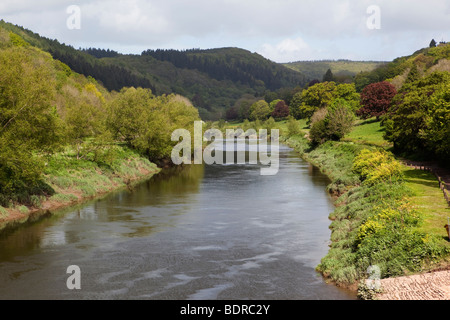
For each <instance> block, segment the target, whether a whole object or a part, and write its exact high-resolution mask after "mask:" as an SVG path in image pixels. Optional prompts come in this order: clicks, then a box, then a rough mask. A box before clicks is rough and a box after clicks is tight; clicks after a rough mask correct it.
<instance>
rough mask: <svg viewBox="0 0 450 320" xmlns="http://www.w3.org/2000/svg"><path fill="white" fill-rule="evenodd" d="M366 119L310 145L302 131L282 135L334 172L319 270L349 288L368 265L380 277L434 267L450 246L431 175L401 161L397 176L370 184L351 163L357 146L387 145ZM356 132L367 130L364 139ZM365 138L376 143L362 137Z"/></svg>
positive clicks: (443, 210)
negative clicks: (327, 240)
mask: <svg viewBox="0 0 450 320" xmlns="http://www.w3.org/2000/svg"><path fill="white" fill-rule="evenodd" d="M365 125H366V126H365V127H364V125H363V126H361V127H359V128H358V127H356V128H355V131H356V133H355V132H353V133H351V134H350V135H349V136H348V137H347V139H346V140H347V141H341V142H331V141H330V142H326V143H325V144H323V145H320V146H318V147H317V148H315V149H310V147H309V144H308V141H307V140H306V139H305V138H304V137H303V135H297V136H293V137H290V138H288V139H286V140H285V143H286V144H288V145H289V146H291V147H293V148H294V149H295V150H297V151H298V152H299V153H300V155H301V156H302V157H303V158H304V159H305V160H307V161H309V162H311V163H313V164H314V165H316V166H318V167H319V168H320V169H321V171H322V172H324V173H325V174H327V175H328V176H329V177H330V179H331V180H332V183H331V184H330V185H329V187H328V189H329V191H330V192H331V193H333V194H335V195H336V196H338V197H337V199H336V202H335V204H336V209H335V211H334V212H332V213H331V214H330V219H331V220H332V223H331V225H330V229H331V230H332V234H331V245H330V250H329V252H328V254H327V255H326V256H325V257H324V258H323V259H322V260H321V263H320V264H319V266H318V267H317V270H318V271H319V272H321V273H322V274H323V275H324V276H326V277H327V278H329V279H330V280H332V281H333V282H335V283H336V284H337V285H341V286H346V287H353V288H356V285H357V284H358V282H359V281H360V280H362V279H366V278H367V277H368V273H367V270H368V268H369V267H370V266H374V265H376V266H378V267H379V268H380V269H379V270H380V273H381V274H380V275H381V278H386V277H393V276H401V275H407V274H412V273H418V272H424V271H428V270H433V269H436V268H438V267H440V266H441V264H442V263H446V259H447V258H448V256H449V253H450V245H449V242H448V238H447V237H446V231H445V229H444V228H443V226H444V225H445V223H446V213H448V210H447V204H446V202H445V200H444V198H443V197H442V193H441V192H440V190H439V188H438V184H437V181H436V178H435V177H434V176H432V175H431V174H429V173H428V172H422V171H418V170H411V169H410V168H408V167H406V166H402V167H401V168H402V171H403V174H404V178H403V179H402V180H399V181H394V182H390V183H386V182H385V183H375V184H373V185H368V184H364V183H362V179H361V177H360V176H359V174H356V173H355V172H354V171H353V170H352V166H353V163H354V159H355V157H356V156H357V155H358V154H359V153H360V152H361V150H363V149H369V150H376V149H377V148H380V146H385V147H388V145H386V144H384V143H383V142H382V141H381V140H380V139H379V135H381V133H380V130H379V129H375V128H376V126H378V124H374V123H370V122H369V123H366V124H365ZM361 132H368V133H369V134H368V135H367V137H368V139H367V137H364V135H362V136H361ZM360 137H363V138H364V139H360ZM355 140H357V141H355ZM367 140H371V142H374V143H369V144H366V143H362V142H361V141H367Z"/></svg>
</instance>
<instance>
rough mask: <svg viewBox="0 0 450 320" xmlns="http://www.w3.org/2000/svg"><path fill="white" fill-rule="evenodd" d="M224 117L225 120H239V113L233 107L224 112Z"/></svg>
mask: <svg viewBox="0 0 450 320" xmlns="http://www.w3.org/2000/svg"><path fill="white" fill-rule="evenodd" d="M225 117H226V118H227V120H236V119H238V118H239V112H238V110H237V108H236V107H235V106H233V107H231V108H229V109H228V110H227V112H226V115H225Z"/></svg>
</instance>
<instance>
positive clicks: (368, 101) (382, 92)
mask: <svg viewBox="0 0 450 320" xmlns="http://www.w3.org/2000/svg"><path fill="white" fill-rule="evenodd" d="M396 94H397V90H396V89H395V87H394V86H393V85H392V84H390V83H389V82H386V81H382V82H377V83H372V84H369V85H368V86H366V87H365V88H364V89H363V91H362V92H361V105H362V107H361V108H360V109H359V110H358V111H357V114H358V115H359V116H360V117H361V118H363V119H367V118H371V117H377V118H379V117H380V116H382V115H383V114H385V113H386V112H387V110H388V109H389V107H390V105H391V102H392V99H393V98H394V96H395V95H396Z"/></svg>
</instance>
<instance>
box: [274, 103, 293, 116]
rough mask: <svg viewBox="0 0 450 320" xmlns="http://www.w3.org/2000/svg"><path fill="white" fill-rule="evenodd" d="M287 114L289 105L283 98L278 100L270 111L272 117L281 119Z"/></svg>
mask: <svg viewBox="0 0 450 320" xmlns="http://www.w3.org/2000/svg"><path fill="white" fill-rule="evenodd" d="M287 116H289V106H288V105H287V104H286V103H285V102H284V101H283V100H280V101H278V102H277V104H276V105H275V109H274V110H273V111H272V117H274V118H275V119H283V118H286V117H287Z"/></svg>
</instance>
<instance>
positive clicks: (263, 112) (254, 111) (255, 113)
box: [250, 100, 271, 120]
mask: <svg viewBox="0 0 450 320" xmlns="http://www.w3.org/2000/svg"><path fill="white" fill-rule="evenodd" d="M270 113H271V110H270V107H269V104H268V103H267V102H266V101H265V100H259V101H257V102H255V103H254V104H252V105H251V107H250V120H266V119H267V118H268V117H269V116H270Z"/></svg>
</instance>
